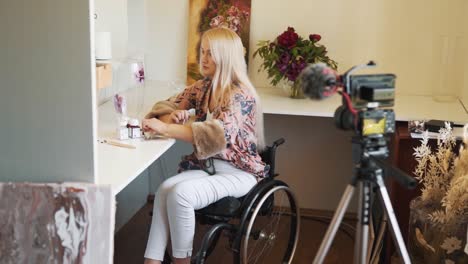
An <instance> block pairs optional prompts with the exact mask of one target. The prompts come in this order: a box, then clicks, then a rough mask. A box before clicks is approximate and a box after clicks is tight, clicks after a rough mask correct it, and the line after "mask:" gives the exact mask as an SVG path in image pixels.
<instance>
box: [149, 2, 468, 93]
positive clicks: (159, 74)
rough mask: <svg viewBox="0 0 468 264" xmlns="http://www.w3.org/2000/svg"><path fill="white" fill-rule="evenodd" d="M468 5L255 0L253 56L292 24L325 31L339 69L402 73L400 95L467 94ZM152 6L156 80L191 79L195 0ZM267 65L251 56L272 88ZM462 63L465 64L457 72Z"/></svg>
mask: <svg viewBox="0 0 468 264" xmlns="http://www.w3.org/2000/svg"><path fill="white" fill-rule="evenodd" d="M467 5H468V3H467V2H466V1H464V0H449V1H442V0H430V1H427V0H414V1H406V0H392V1H391V0H387V1H372V0H354V1H347V0H339V1H318V0H314V1H310V0H291V1H282V0H255V1H252V20H251V28H250V30H251V32H250V33H251V34H250V53H251V54H250V55H252V53H253V51H254V50H255V48H256V43H257V42H258V41H259V40H267V39H269V40H271V39H273V38H274V37H275V36H277V35H278V34H280V33H281V32H282V31H284V30H285V29H286V28H287V27H288V26H293V27H295V28H296V30H297V32H298V33H299V34H300V35H302V36H304V37H307V36H308V35H309V34H310V33H318V34H321V35H322V41H321V42H322V43H323V44H324V45H326V46H327V49H328V50H329V52H330V53H329V54H330V56H331V57H332V58H334V59H335V60H336V61H338V62H339V71H340V72H343V71H345V70H347V69H348V68H349V67H351V66H352V65H355V64H360V63H365V62H367V61H368V60H370V59H373V60H375V61H376V62H377V63H378V64H379V67H378V68H376V69H375V70H374V71H375V72H392V73H396V74H397V76H398V80H397V92H398V93H402V94H427V95H430V94H432V93H433V92H434V91H435V92H436V93H437V92H440V91H441V90H442V91H444V92H443V93H449V94H456V95H458V96H460V95H461V93H462V90H463V89H462V87H463V80H462V79H461V78H457V77H456V76H458V75H457V74H458V73H459V71H461V72H466V71H468V66H467V64H468V63H467V60H466V59H465V61H463V59H462V58H460V55H461V54H462V53H466V52H467V50H466V49H467V45H463V43H465V44H466V43H467V42H468V40H467V37H468V35H467V32H466V25H467V23H463V19H465V20H466V17H467V16H466V14H467V13H468V12H467ZM147 11H148V12H149V14H148V17H149V19H148V30H149V46H148V47H149V50H148V57H147V63H148V66H149V68H148V70H149V78H150V79H155V80H172V79H175V78H180V77H185V75H186V65H185V64H186V59H185V57H186V48H185V47H186V43H187V23H188V16H187V12H188V1H182V0H176V1H171V2H167V1H162V0H156V1H150V2H148V5H147ZM457 37H458V39H459V40H458V43H459V44H458V45H459V47H462V48H460V49H458V48H457V44H456V43H457V41H456V40H457ZM459 37H462V39H463V40H460V38H459ZM442 42H444V43H445V46H444V45H442V44H441V43H442ZM460 43H461V44H460ZM260 62H261V61H260V59H259V58H256V59H254V60H252V59H251V60H250V67H249V73H250V76H251V78H252V81H253V82H254V84H255V85H257V86H270V85H269V80H267V78H266V75H265V73H260V74H258V73H257V70H258V68H259V64H260ZM456 66H461V67H458V69H459V70H458V71H457V70H455V69H456V68H455V67H456ZM443 80H445V81H443ZM454 84H455V85H454ZM441 85H442V86H441ZM441 87H442V88H441Z"/></svg>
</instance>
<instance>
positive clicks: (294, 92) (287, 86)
mask: <svg viewBox="0 0 468 264" xmlns="http://www.w3.org/2000/svg"><path fill="white" fill-rule="evenodd" d="M280 86H281V88H282V89H283V90H284V91H285V92H286V93H287V95H288V96H289V98H292V99H304V98H305V96H304V93H303V92H302V87H301V86H300V84H299V82H298V81H294V82H292V81H288V80H286V81H284V80H282V81H281V82H280Z"/></svg>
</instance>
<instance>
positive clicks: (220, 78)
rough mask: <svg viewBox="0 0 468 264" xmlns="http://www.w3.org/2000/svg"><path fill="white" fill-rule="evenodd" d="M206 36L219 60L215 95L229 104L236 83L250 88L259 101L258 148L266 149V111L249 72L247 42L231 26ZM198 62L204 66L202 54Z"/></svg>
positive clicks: (213, 31) (214, 77)
mask: <svg viewBox="0 0 468 264" xmlns="http://www.w3.org/2000/svg"><path fill="white" fill-rule="evenodd" d="M204 39H206V40H207V41H208V43H209V45H210V50H211V56H212V58H213V61H214V62H215V64H216V71H215V73H214V75H213V80H212V85H213V88H212V89H213V90H212V92H213V94H212V96H213V99H214V100H215V101H216V102H218V103H219V104H221V105H223V106H227V105H229V102H230V100H231V94H232V93H231V92H232V88H233V84H234V83H235V84H239V86H240V87H241V88H242V89H248V90H249V91H250V92H251V94H252V95H253V97H254V98H255V102H256V111H255V118H256V122H255V136H256V138H257V149H258V150H259V151H261V150H263V149H264V148H265V137H264V133H263V111H262V107H261V103H260V98H259V96H258V94H257V91H256V90H255V88H254V86H253V84H252V82H251V81H250V79H249V77H248V75H247V64H246V62H245V59H244V46H243V45H242V41H241V39H240V37H239V36H238V35H237V34H236V33H235V32H234V31H232V30H230V29H228V28H212V29H210V30H208V31H205V32H204V33H203V35H202V40H204ZM199 65H200V66H201V56H200V63H199ZM200 71H201V70H200Z"/></svg>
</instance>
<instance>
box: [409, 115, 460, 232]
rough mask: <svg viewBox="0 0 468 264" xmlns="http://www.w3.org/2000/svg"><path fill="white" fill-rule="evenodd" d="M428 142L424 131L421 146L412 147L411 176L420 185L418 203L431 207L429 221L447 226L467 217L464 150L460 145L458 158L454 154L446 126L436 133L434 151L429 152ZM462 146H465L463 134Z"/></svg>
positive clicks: (452, 139)
mask: <svg viewBox="0 0 468 264" xmlns="http://www.w3.org/2000/svg"><path fill="white" fill-rule="evenodd" d="M466 130H467V127H465V131H466ZM428 141H429V139H428V136H427V132H426V133H425V134H424V136H423V139H422V140H421V145H420V146H419V147H417V148H415V152H414V156H415V157H416V161H417V162H418V164H417V166H416V169H415V171H414V174H415V175H416V178H417V179H418V180H419V182H420V183H421V184H422V185H423V187H422V189H421V191H422V194H421V202H422V203H423V204H424V205H425V206H430V207H434V208H435V210H434V212H433V213H431V214H430V216H429V217H430V220H431V221H433V222H434V223H438V224H442V225H447V224H450V223H453V222H454V221H459V220H460V217H462V216H467V214H468V150H467V149H466V148H464V147H463V146H462V147H461V149H460V151H459V155H458V156H457V155H456V154H455V152H454V148H455V138H454V136H453V133H452V128H451V127H450V124H449V123H446V126H445V128H442V129H441V130H440V132H439V135H438V138H437V151H436V152H434V153H433V152H432V150H431V148H430V147H429V145H428ZM464 143H465V146H468V135H466V132H465V140H464Z"/></svg>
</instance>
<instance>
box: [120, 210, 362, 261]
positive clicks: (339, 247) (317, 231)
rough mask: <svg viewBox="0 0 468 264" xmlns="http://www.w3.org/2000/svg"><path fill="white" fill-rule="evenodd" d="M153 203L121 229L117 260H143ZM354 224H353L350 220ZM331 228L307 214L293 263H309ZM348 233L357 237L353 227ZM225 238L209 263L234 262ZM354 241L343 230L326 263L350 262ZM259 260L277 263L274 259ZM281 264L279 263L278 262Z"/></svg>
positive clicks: (302, 222)
mask: <svg viewBox="0 0 468 264" xmlns="http://www.w3.org/2000/svg"><path fill="white" fill-rule="evenodd" d="M151 207H152V205H150V204H147V205H146V206H144V207H143V208H142V209H141V210H140V211H139V212H138V213H137V214H136V215H135V216H134V217H133V218H132V219H131V220H130V222H129V223H127V224H126V225H125V226H124V227H122V229H120V230H119V232H118V233H117V234H116V235H115V248H114V249H115V250H114V263H117V264H120V263H122V264H124V263H125V264H128V263H136V264H137V263H143V254H144V251H145V247H146V241H147V238H148V233H149V227H150V221H151V217H150V216H149V212H150V211H151V209H152V208H151ZM351 224H352V223H351ZM327 227H328V223H326V222H325V223H322V222H319V221H316V220H313V219H310V218H308V217H303V218H302V219H301V230H300V235H299V245H298V248H297V251H296V255H295V257H294V260H293V263H297V264H303V263H304V264H306V263H307V264H308V263H312V260H313V258H314V256H315V254H316V252H317V250H318V247H319V246H320V242H321V241H322V238H323V236H324V234H325V231H326V229H327ZM204 228H205V227H200V226H197V231H196V233H197V234H196V238H195V242H194V248H195V249H196V248H197V247H198V244H199V241H200V240H201V237H202V235H203V234H204V231H203V229H204ZM347 230H348V233H349V234H352V236H354V234H353V231H352V230H349V229H347ZM226 244H227V243H226V241H220V242H219V244H218V246H217V248H216V250H215V252H214V253H213V255H212V256H210V258H209V259H208V261H207V263H208V264H210V263H212V264H216V263H223V264H229V263H232V257H231V254H230V251H229V250H227V249H226ZM353 245H354V241H353V238H352V237H350V235H348V234H346V233H345V232H344V231H343V230H342V229H340V230H339V231H338V233H337V235H336V237H335V239H334V242H333V245H332V247H331V249H330V251H329V253H328V256H327V259H326V261H325V263H351V262H352V258H353ZM260 263H268V264H270V263H271V264H274V263H272V262H271V261H264V262H260ZM278 263H280V262H279V261H278Z"/></svg>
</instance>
